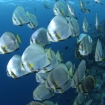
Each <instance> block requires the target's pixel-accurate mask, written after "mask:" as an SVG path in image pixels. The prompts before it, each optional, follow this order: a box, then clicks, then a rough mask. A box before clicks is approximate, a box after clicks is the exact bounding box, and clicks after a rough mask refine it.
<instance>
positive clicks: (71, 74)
mask: <svg viewBox="0 0 105 105" xmlns="http://www.w3.org/2000/svg"><path fill="white" fill-rule="evenodd" d="M69 74H70V76H73V68H72V67H70V70H69Z"/></svg>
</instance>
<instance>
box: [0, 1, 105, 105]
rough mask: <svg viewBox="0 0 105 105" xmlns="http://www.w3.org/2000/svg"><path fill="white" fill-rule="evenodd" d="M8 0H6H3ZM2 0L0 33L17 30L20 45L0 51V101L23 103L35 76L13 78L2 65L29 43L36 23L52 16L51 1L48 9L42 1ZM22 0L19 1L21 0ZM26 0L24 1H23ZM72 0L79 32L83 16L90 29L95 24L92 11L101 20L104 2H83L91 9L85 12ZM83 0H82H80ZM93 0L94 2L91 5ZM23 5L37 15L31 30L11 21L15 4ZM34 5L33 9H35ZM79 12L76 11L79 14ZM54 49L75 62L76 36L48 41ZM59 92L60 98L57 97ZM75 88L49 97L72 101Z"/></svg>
mask: <svg viewBox="0 0 105 105" xmlns="http://www.w3.org/2000/svg"><path fill="white" fill-rule="evenodd" d="M7 1H8V2H7ZM7 1H4V2H3V0H0V36H1V35H2V34H3V33H4V32H6V31H10V32H14V33H16V34H17V33H18V34H19V35H20V36H21V38H22V44H21V45H20V49H19V50H18V51H16V52H13V53H10V54H7V55H6V54H5V55H0V105H26V104H27V103H29V102H30V101H32V100H33V96H32V93H33V91H34V89H35V87H36V86H37V85H38V83H37V82H36V80H35V74H30V75H27V76H24V77H21V78H20V79H13V78H10V77H8V76H7V74H6V66H7V63H8V61H9V59H10V58H11V57H12V56H13V55H14V54H19V55H22V53H23V51H24V50H25V48H26V47H27V46H28V45H29V40H30V37H31V35H32V33H33V32H34V31H35V30H37V29H38V28H40V27H45V28H47V25H48V23H49V21H50V20H51V19H52V18H53V17H54V15H53V11H52V8H53V5H54V1H53V2H51V3H50V4H51V9H49V10H46V9H45V8H44V7H43V2H42V1H36V0H34V1H32V0H25V1H24V0H20V1H19V0H13V1H9V0H7ZM21 1H23V2H21ZM26 1H27V2H26ZM71 1H72V2H73V1H74V2H75V4H73V5H72V6H73V8H74V9H75V14H76V16H77V18H78V22H79V24H80V32H81V33H82V32H83V31H82V28H81V27H82V21H83V18H84V16H85V17H86V18H87V21H88V22H89V24H92V26H91V27H90V31H89V33H90V32H92V31H93V30H94V24H95V14H96V12H97V13H98V17H99V21H102V20H103V19H104V18H105V15H104V14H105V5H104V6H102V5H100V4H96V3H94V1H92V0H87V1H90V2H91V3H90V4H89V5H87V6H86V8H89V9H90V10H91V12H90V13H89V14H84V13H82V12H81V10H80V7H79V4H78V1H79V0H71ZM84 1H85V3H86V0H84ZM103 1H104V0H103ZM104 2H105V1H104ZM76 3H77V4H76ZM93 4H94V6H93ZM19 5H20V6H23V7H24V8H25V10H26V11H29V12H31V13H33V14H35V15H36V16H37V20H38V23H39V27H38V28H36V29H35V30H31V29H29V28H28V27H27V26H26V25H24V26H15V25H13V24H12V13H13V11H14V9H15V8H16V7H17V6H19ZM35 8H36V11H35ZM79 13H80V15H79ZM66 46H68V50H65V47H66ZM48 47H51V48H52V49H53V50H54V51H57V50H59V51H60V53H61V54H62V57H63V60H64V63H66V62H67V61H68V60H70V61H72V62H73V63H75V64H76V67H77V66H78V63H79V60H78V59H76V58H75V54H74V52H75V47H76V38H74V37H73V38H69V39H67V40H65V41H61V42H58V43H52V44H51V45H50V46H48ZM58 96H60V98H58ZM75 96H76V95H75V90H73V89H69V90H68V91H67V92H66V94H62V95H60V94H55V97H54V98H52V100H54V102H56V101H57V100H58V103H59V105H72V102H73V101H74V98H75ZM67 98H69V99H70V102H69V103H68V102H66V99H67Z"/></svg>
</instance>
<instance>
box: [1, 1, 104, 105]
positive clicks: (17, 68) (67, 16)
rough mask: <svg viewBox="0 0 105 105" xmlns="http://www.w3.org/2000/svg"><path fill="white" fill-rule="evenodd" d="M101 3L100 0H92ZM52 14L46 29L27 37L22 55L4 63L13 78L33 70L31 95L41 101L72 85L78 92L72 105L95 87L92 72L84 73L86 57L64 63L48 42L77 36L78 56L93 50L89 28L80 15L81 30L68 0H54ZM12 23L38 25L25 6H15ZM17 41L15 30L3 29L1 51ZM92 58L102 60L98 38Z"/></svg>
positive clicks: (78, 104) (9, 49)
mask: <svg viewBox="0 0 105 105" xmlns="http://www.w3.org/2000/svg"><path fill="white" fill-rule="evenodd" d="M79 1H80V4H79V5H80V8H81V11H82V12H83V13H86V14H88V13H89V12H90V10H89V9H87V8H85V4H84V3H83V1H82V0H79ZM95 2H97V3H101V2H100V0H95ZM43 5H44V7H45V8H46V9H50V4H49V3H48V2H47V1H46V0H45V1H44V3H43ZM53 13H54V15H55V16H54V17H53V18H52V20H51V21H50V23H49V24H48V27H47V29H46V28H44V27H40V28H38V29H37V30H36V31H35V32H34V33H33V34H32V36H31V37H30V40H29V41H30V45H29V46H27V48H26V49H25V50H24V52H23V54H22V56H20V55H14V56H13V57H12V58H11V59H10V60H9V62H8V64H7V75H8V76H9V77H12V78H15V79H17V78H20V77H22V76H24V75H27V74H30V73H35V75H36V81H37V82H39V85H38V86H37V87H36V88H35V90H34V91H33V99H34V100H38V101H43V100H46V99H49V98H51V97H53V96H54V95H55V93H65V91H66V90H68V89H70V88H75V89H76V92H78V96H77V97H76V99H75V101H74V103H73V105H81V104H82V103H83V102H84V100H85V97H87V96H88V91H89V90H91V89H93V88H94V87H95V84H96V82H95V79H94V76H92V75H85V72H86V61H85V60H81V62H80V64H79V65H78V68H75V64H73V63H72V62H71V61H67V62H66V63H63V59H62V56H61V54H60V52H59V51H57V52H55V51H53V50H52V49H51V48H46V46H47V45H49V44H51V42H59V41H62V40H66V39H68V38H70V37H76V39H77V47H76V51H75V57H76V58H81V57H82V56H88V55H89V54H90V53H91V52H92V44H93V40H92V38H91V36H89V35H88V34H87V33H88V31H89V26H88V21H87V19H86V17H84V19H83V25H82V29H83V31H84V33H80V31H79V30H80V26H79V23H78V20H77V18H76V16H75V12H74V9H73V8H72V5H71V4H70V2H69V1H68V0H66V1H65V4H64V3H63V2H61V1H59V0H56V2H55V4H54V6H53ZM12 22H13V24H14V25H17V26H22V25H25V24H26V25H27V26H28V27H29V28H31V29H35V28H36V27H38V22H37V18H36V16H35V15H34V14H32V13H30V12H28V11H26V10H24V8H23V7H21V6H18V7H17V8H16V9H15V10H14V12H13V15H12ZM98 25H99V20H98V14H97V13H96V22H95V27H96V30H98V29H99V27H98ZM19 43H20V44H21V43H22V40H21V38H20V36H19V35H18V34H15V33H12V32H5V33H3V35H2V36H1V37H0V54H8V53H11V52H14V51H16V50H18V49H19V46H20V45H19ZM94 56H95V57H94V61H95V62H99V61H102V60H103V51H102V45H101V41H100V40H99V39H98V40H97V44H96V50H95V53H94ZM91 102H92V99H91V100H88V101H87V103H84V104H85V105H91ZM27 105H58V103H57V102H56V103H53V102H52V101H43V102H36V101H32V102H30V103H28V104H27Z"/></svg>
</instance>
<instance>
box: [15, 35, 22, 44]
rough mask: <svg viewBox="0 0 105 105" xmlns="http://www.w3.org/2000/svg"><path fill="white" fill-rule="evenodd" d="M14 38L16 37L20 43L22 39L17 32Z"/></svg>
mask: <svg viewBox="0 0 105 105" xmlns="http://www.w3.org/2000/svg"><path fill="white" fill-rule="evenodd" d="M16 39H17V41H18V42H19V43H22V40H21V38H20V36H19V35H18V34H17V35H16Z"/></svg>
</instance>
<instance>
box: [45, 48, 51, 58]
mask: <svg viewBox="0 0 105 105" xmlns="http://www.w3.org/2000/svg"><path fill="white" fill-rule="evenodd" d="M46 55H47V57H48V58H49V59H52V54H51V48H49V49H48V50H47V52H46Z"/></svg>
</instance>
